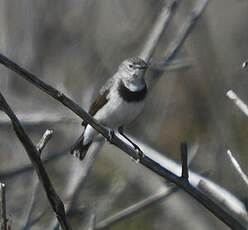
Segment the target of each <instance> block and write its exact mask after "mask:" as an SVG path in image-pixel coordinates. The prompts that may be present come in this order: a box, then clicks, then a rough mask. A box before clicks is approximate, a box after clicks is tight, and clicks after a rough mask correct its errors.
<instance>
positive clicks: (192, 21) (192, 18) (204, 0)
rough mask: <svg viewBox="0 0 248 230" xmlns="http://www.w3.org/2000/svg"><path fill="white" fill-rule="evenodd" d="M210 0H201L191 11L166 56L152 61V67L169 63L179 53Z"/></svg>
mask: <svg viewBox="0 0 248 230" xmlns="http://www.w3.org/2000/svg"><path fill="white" fill-rule="evenodd" d="M207 4H208V0H199V1H198V3H197V5H196V6H195V7H194V9H193V10H192V11H191V12H190V15H189V16H188V17H187V18H186V19H185V22H184V24H183V25H182V26H181V28H180V29H179V32H178V34H177V36H176V37H175V38H174V39H173V41H172V42H171V44H170V46H169V47H168V49H167V51H166V56H165V57H164V58H163V60H162V61H160V62H152V64H151V67H154V68H155V69H156V68H159V67H160V66H165V65H167V64H168V63H169V62H170V61H171V60H172V59H173V58H174V57H175V55H176V54H177V52H178V51H179V49H180V48H181V46H182V45H183V43H184V41H185V40H186V38H187V37H188V35H189V34H190V33H191V31H192V30H193V28H194V26H195V25H196V22H197V21H198V19H199V18H200V16H201V14H202V12H203V11H204V9H205V8H206V6H207Z"/></svg>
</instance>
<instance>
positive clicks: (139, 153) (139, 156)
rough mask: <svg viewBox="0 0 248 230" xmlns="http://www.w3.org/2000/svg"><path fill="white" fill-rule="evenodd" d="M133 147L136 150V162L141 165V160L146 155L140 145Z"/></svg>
mask: <svg viewBox="0 0 248 230" xmlns="http://www.w3.org/2000/svg"><path fill="white" fill-rule="evenodd" d="M133 147H134V150H135V152H136V158H135V161H136V163H139V162H140V161H141V159H142V158H143V157H144V153H143V151H142V150H141V149H140V147H139V146H138V145H136V144H134V143H133Z"/></svg>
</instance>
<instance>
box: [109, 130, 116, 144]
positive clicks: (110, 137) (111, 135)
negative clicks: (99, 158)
mask: <svg viewBox="0 0 248 230" xmlns="http://www.w3.org/2000/svg"><path fill="white" fill-rule="evenodd" d="M114 134H115V131H114V130H113V129H111V128H109V129H108V141H109V142H110V143H111V142H112V140H113V137H114Z"/></svg>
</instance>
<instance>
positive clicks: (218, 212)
mask: <svg viewBox="0 0 248 230" xmlns="http://www.w3.org/2000/svg"><path fill="white" fill-rule="evenodd" d="M0 62H1V63H2V64H4V65H5V66H6V67H8V68H9V69H12V70H13V71H15V72H16V73H18V74H19V75H20V76H22V77H23V78H24V79H26V80H27V81H29V82H30V83H32V84H33V85H35V86H36V87H38V88H40V89H41V90H43V91H44V92H46V93H47V94H48V95H50V96H51V97H53V98H55V99H56V100H57V101H59V102H60V103H62V104H63V105H64V106H65V107H67V108H69V109H70V110H71V111H73V112H74V113H75V114H77V115H78V116H79V117H81V118H82V119H83V120H84V121H85V122H86V123H88V124H90V125H91V126H92V127H93V128H94V129H96V130H97V131H98V132H99V133H101V134H102V135H103V136H104V137H105V138H106V139H107V140H108V141H109V142H110V143H112V144H114V145H115V146H117V147H118V148H119V149H121V150H122V151H124V152H126V153H127V154H128V155H129V156H131V157H132V158H134V159H135V160H139V163H140V164H142V165H144V166H146V167H147V168H149V169H150V170H152V171H153V172H154V173H156V174H158V175H160V176H162V177H163V178H165V179H167V180H168V181H170V182H172V183H175V184H176V185H178V186H179V187H180V188H182V189H183V190H184V191H186V192H187V193H188V194H190V195H191V196H192V197H194V198H195V199H196V200H197V201H198V202H199V203H201V204H202V205H203V206H204V207H206V208H207V209H208V210H209V211H211V212H212V213H213V214H214V215H215V216H216V217H218V218H219V219H220V220H221V221H223V222H224V223H225V224H226V225H228V226H230V227H231V228H233V229H245V228H244V226H243V225H242V224H241V223H240V222H239V220H237V219H236V218H235V217H233V216H231V215H230V214H229V213H228V212H227V211H226V210H225V209H223V208H222V207H221V206H218V205H216V204H215V203H214V202H213V201H212V200H211V199H209V198H208V197H207V196H206V195H205V194H203V193H202V192H200V191H199V190H197V189H196V188H195V187H194V186H192V185H191V184H190V183H184V181H182V179H181V178H180V177H178V176H177V175H175V174H174V173H172V172H171V171H169V170H167V169H166V168H164V167H162V166H161V165H160V163H159V162H156V161H154V160H153V159H151V158H149V157H148V156H147V155H145V154H144V153H143V157H140V159H139V156H137V152H136V151H135V150H134V149H133V148H132V147H131V146H130V145H128V144H127V143H125V142H124V141H123V140H121V139H120V138H119V137H118V136H117V135H116V134H114V133H113V135H109V129H108V128H106V127H104V126H103V125H101V124H99V123H98V122H97V121H96V120H95V119H94V118H93V117H91V116H90V115H89V114H88V113H87V112H86V111H85V110H83V109H82V108H81V107H80V106H79V105H77V104H76V103H75V102H73V101H72V100H71V99H70V98H68V97H66V96H65V95H64V94H62V93H61V92H59V91H58V90H56V89H54V88H53V87H52V86H50V85H48V84H46V83H44V82H43V81H41V80H39V79H38V78H37V77H35V76H34V75H33V74H31V73H29V72H28V71H27V70H25V69H23V68H21V67H20V66H18V65H17V64H16V63H14V62H13V61H11V60H9V59H8V58H7V57H5V56H3V55H2V54H0ZM35 151H36V149H35Z"/></svg>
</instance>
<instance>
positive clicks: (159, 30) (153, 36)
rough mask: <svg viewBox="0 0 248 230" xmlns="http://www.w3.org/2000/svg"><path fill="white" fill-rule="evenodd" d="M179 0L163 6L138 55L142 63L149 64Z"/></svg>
mask: <svg viewBox="0 0 248 230" xmlns="http://www.w3.org/2000/svg"><path fill="white" fill-rule="evenodd" d="M179 1H180V0H171V1H170V2H169V4H168V5H165V6H164V7H163V8H162V10H161V13H160V15H159V16H158V18H157V20H156V22H155V23H154V25H153V28H152V31H151V33H150V36H149V37H148V39H147V41H146V43H145V45H144V48H143V49H142V52H141V54H140V55H139V57H140V58H142V59H143V60H144V61H146V62H149V60H150V59H151V56H152V55H153V53H154V50H155V48H156V47H157V45H158V41H159V39H160V38H161V36H162V34H163V31H164V30H165V29H166V27H167V25H168V23H169V21H170V19H171V17H172V16H173V14H174V12H175V10H176V8H177V6H178V3H179Z"/></svg>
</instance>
